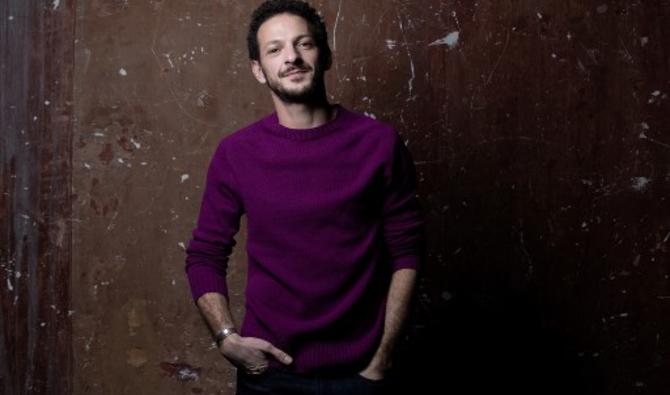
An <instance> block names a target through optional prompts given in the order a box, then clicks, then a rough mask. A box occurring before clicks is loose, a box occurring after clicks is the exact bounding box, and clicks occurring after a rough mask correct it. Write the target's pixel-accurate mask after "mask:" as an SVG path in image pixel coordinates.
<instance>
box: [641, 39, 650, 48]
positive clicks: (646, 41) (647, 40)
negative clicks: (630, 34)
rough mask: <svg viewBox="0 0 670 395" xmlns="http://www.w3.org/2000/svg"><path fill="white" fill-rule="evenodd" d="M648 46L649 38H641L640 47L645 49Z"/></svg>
mask: <svg viewBox="0 0 670 395" xmlns="http://www.w3.org/2000/svg"><path fill="white" fill-rule="evenodd" d="M647 44H649V37H641V38H640V45H642V46H643V47H644V46H645V45H647Z"/></svg>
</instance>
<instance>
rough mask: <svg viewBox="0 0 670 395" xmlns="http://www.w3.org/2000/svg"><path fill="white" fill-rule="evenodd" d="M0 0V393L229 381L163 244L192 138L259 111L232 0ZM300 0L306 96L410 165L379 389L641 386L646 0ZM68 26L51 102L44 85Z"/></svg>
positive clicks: (664, 364)
mask: <svg viewBox="0 0 670 395" xmlns="http://www.w3.org/2000/svg"><path fill="white" fill-rule="evenodd" d="M47 3H49V2H47ZM7 4H9V6H5V2H3V3H2V4H1V5H0V10H1V11H2V12H0V18H2V20H1V21H0V27H1V28H2V29H1V30H0V31H2V32H3V36H2V40H3V44H2V56H3V58H2V59H3V73H2V75H3V90H2V95H1V96H0V98H1V99H2V100H0V101H1V104H2V109H1V111H2V128H3V135H2V149H1V150H0V153H1V154H2V156H1V157H0V159H2V177H1V179H2V183H3V184H2V191H3V195H2V196H1V197H0V202H1V203H2V210H3V211H2V217H0V219H2V230H3V232H5V233H4V234H3V246H2V254H1V255H0V259H1V260H0V264H2V270H1V271H0V279H1V280H2V283H1V284H0V287H2V293H1V295H2V315H1V316H0V326H2V332H1V333H0V335H1V337H0V351H1V358H0V375H1V377H2V381H1V384H0V386H1V387H2V388H0V390H1V391H0V392H3V393H6V394H15V393H16V394H18V393H25V392H26V391H28V388H29V385H32V386H33V393H46V392H48V391H51V392H52V393H67V392H70V388H71V387H72V392H73V393H75V394H89V393H95V394H136V393H142V394H154V393H156V394H157V393H161V394H183V393H220V394H232V393H233V390H234V373H233V371H232V370H231V369H230V366H229V364H228V363H227V362H226V361H225V360H223V358H221V357H220V356H217V354H216V351H215V350H214V349H213V348H212V347H211V341H210V337H209V334H208V332H207V330H206V328H205V326H204V323H203V322H202V320H201V319H200V317H199V316H198V314H197V312H196V310H195V306H194V305H193V304H192V302H191V300H190V299H189V298H190V297H189V292H188V285H187V283H186V281H185V277H184V273H183V260H184V251H183V249H184V245H185V243H186V242H187V241H188V238H189V237H190V232H191V230H192V228H193V226H194V224H195V218H196V215H197V210H198V207H199V203H200V198H201V194H202V184H203V180H204V172H205V169H206V165H207V162H208V161H209V158H210V155H211V153H212V151H213V149H214V147H215V145H216V143H217V142H218V141H219V139H220V138H221V137H222V136H224V135H225V134H228V133H231V132H233V131H234V130H236V129H237V128H239V127H241V126H243V125H245V124H247V123H249V122H251V121H253V120H255V119H257V118H258V117H260V116H261V115H264V114H266V113H268V112H269V111H271V102H270V100H269V97H268V93H267V91H266V90H265V89H264V88H263V87H261V86H258V85H257V83H256V82H255V81H254V80H253V78H252V77H251V75H250V73H249V71H248V66H247V57H246V48H245V42H244V39H245V28H246V22H247V18H248V15H249V14H250V12H251V11H252V9H253V8H254V6H255V5H256V4H257V2H255V1H254V2H234V1H230V0H206V1H194V0H190V1H175V0H172V1H170V0H153V1H142V2H139V1H130V0H92V1H84V0H80V1H76V2H74V1H65V0H61V1H57V0H56V1H53V2H51V3H49V4H47V5H46V6H44V5H37V2H18V1H10V2H9V3H7ZM314 4H315V5H316V6H317V7H318V8H319V9H321V10H322V11H323V14H324V16H325V18H326V21H327V24H328V26H329V29H330V39H331V43H332V48H333V50H334V53H335V63H334V65H333V68H332V70H331V71H330V72H329V75H328V86H329V91H330V93H331V96H332V100H333V101H336V102H341V103H343V104H344V105H346V106H349V107H351V108H353V109H355V110H358V111H361V112H367V113H368V114H369V115H371V116H375V117H377V118H379V119H384V120H387V121H389V122H392V123H394V124H395V125H396V126H397V127H398V130H399V131H400V132H401V134H402V135H403V136H404V137H405V140H406V142H407V145H408V147H409V148H410V150H411V151H412V153H413V154H414V159H415V161H416V166H417V171H418V173H419V180H420V185H419V195H420V198H421V202H422V204H423V207H424V209H425V213H426V217H427V221H428V237H429V248H428V251H427V264H426V266H425V270H424V271H423V272H422V281H421V286H420V289H419V293H418V296H419V297H418V298H417V304H416V306H415V309H414V315H413V319H412V325H411V327H410V328H409V331H408V335H409V336H408V338H406V339H405V340H404V342H403V343H402V345H401V349H400V350H399V352H400V356H402V357H404V358H403V359H401V360H400V362H399V368H400V370H401V371H402V372H404V378H405V380H406V381H407V382H406V383H405V384H404V385H401V386H399V387H398V388H400V389H403V390H406V389H408V388H410V384H408V383H410V382H411V380H412V379H414V381H413V382H412V383H411V384H413V385H414V388H413V391H414V392H416V393H443V392H444V393H449V391H451V393H477V392H484V391H487V390H488V391H490V390H503V389H511V390H515V391H516V392H517V393H518V392H526V393H545V394H546V393H584V394H630V393H645V394H661V393H664V391H665V389H666V388H667V386H668V385H670V378H669V377H668V375H667V374H666V372H667V371H668V368H669V364H668V361H667V358H668V352H669V350H670V344H669V341H668V337H669V336H670V318H668V317H670V314H668V313H669V312H670V311H669V307H668V306H669V304H670V289H669V285H668V281H669V279H668V275H670V273H669V270H670V268H669V267H668V263H669V262H668V244H669V243H670V221H669V220H670V210H668V201H667V199H668V192H669V190H670V155H669V154H670V133H669V132H668V125H669V124H670V123H669V121H670V119H669V118H670V115H668V114H670V111H668V92H670V79H669V77H668V76H669V74H668V71H670V70H669V69H670V61H669V59H670V56H669V55H670V54H669V52H670V42H669V40H668V37H669V36H670V25H668V24H667V18H668V17H669V16H670V1H668V0H656V1H645V2H642V1H635V0H627V1H623V0H618V1H605V0H601V1H581V2H578V1H565V2H537V1H524V0H520V1H512V0H505V1H491V0H486V1H479V2H461V1H421V2H419V1H393V2H384V1H366V2H354V1H345V0H329V1H326V0H319V1H316V2H315V3H314ZM22 7H25V8H22ZM73 11H76V23H75V24H74V25H76V26H73V23H72V20H73V15H75V14H74V13H73ZM72 27H76V29H75V31H76V34H74V40H73V33H72ZM5 43H7V44H5ZM68 46H69V47H68ZM72 47H74V53H75V59H74V97H73V98H72V97H68V92H70V93H69V95H72V91H69V90H67V89H64V90H59V89H57V87H56V85H57V84H56V83H55V82H54V81H60V83H61V84H64V85H61V87H62V86H65V87H66V88H67V87H69V86H71V84H69V83H68V81H69V80H68V76H71V73H72V70H71V69H69V68H68V67H67V65H68V64H69V62H70V57H69V56H68V48H70V49H71V48H72ZM31 55H34V56H31ZM70 55H71V53H70ZM8 59H10V60H12V61H11V62H10V61H8ZM6 70H9V71H13V72H12V73H10V72H7V71H6ZM58 77H60V78H58ZM5 92H9V94H7V93H5ZM53 92H56V93H53ZM47 102H48V103H49V104H46V103H47ZM71 102H73V103H74V106H73V108H74V110H72V109H71V108H72V107H68V106H69V104H71ZM12 106H13V107H12ZM68 111H70V112H72V111H74V115H75V120H74V129H72V128H71V127H70V124H69V123H68V122H71V118H69V117H68V114H69V112H68ZM17 114H18V115H17ZM33 117H37V120H33ZM33 122H34V123H33ZM21 130H23V131H24V132H21ZM71 131H72V134H70V132H71ZM66 142H69V143H70V144H71V145H69V146H64V145H63V144H64V143H66ZM70 153H71V155H72V162H71V167H70V162H69V160H70V159H69V155H70ZM23 175H25V176H23ZM20 176H21V177H20ZM70 177H71V183H72V184H71V187H72V190H73V192H74V195H73V196H72V197H70V196H69V195H68V194H67V191H68V190H69V189H70V184H69V182H70ZM26 188H27V189H26ZM69 199H71V200H69ZM70 204H71V205H72V213H70V212H69V210H70ZM70 217H71V221H70V220H69V219H70ZM31 220H32V221H33V222H30V221H31ZM32 224H34V225H32ZM70 226H71V227H72V240H71V242H70V239H69V237H70V236H69V235H70V233H69V232H70ZM33 228H34V229H33ZM245 228H246V226H245V221H244V220H243V222H242V229H241V232H240V234H239V235H238V236H237V239H238V243H239V244H238V245H237V247H236V249H235V251H234V253H233V256H232V259H231V270H230V276H231V279H230V284H231V297H232V300H233V302H234V308H233V310H234V314H235V315H236V317H237V318H238V320H239V319H241V316H242V313H243V310H242V304H241V303H242V301H243V297H242V292H243V286H244V277H245V269H244V262H245V252H244V249H245V240H244V234H245ZM70 243H71V244H70ZM38 245H39V247H38ZM68 245H71V247H72V250H71V256H70V255H69V254H70V251H69V250H68V249H67V246H68ZM63 246H65V248H63ZM38 273H39V275H38ZM40 276H41V277H40ZM68 276H69V277H70V281H69V282H68V281H66V280H65V279H66V278H67V277H68ZM68 295H69V306H67V304H68ZM52 305H53V306H55V307H50V306H52ZM64 312H67V314H64ZM69 320H71V325H72V327H71V331H72V333H71V336H72V339H71V343H72V353H73V356H72V357H73V359H72V360H71V359H70V356H71V355H70V348H69V347H68V344H69V342H70V338H69V337H68V336H70V327H69V326H68V325H70V321H69ZM57 334H58V335H57ZM31 355H32V356H31ZM70 368H71V369H70ZM49 380H51V381H49ZM70 386H71V387H70ZM430 386H433V388H435V386H437V388H439V390H437V392H436V390H435V389H433V390H428V388H429V387H430ZM416 387H418V388H416Z"/></svg>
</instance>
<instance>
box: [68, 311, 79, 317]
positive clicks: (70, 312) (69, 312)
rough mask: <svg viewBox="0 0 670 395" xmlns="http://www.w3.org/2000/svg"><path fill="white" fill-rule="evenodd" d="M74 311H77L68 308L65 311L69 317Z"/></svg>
mask: <svg viewBox="0 0 670 395" xmlns="http://www.w3.org/2000/svg"><path fill="white" fill-rule="evenodd" d="M76 312H77V311H76V310H68V311H67V316H68V317H71V316H72V314H74V313H76Z"/></svg>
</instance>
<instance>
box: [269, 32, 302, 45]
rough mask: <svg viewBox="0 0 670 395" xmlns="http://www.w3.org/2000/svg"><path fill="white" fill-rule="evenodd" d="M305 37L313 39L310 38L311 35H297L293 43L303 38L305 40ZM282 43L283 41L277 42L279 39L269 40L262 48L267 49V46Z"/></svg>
mask: <svg viewBox="0 0 670 395" xmlns="http://www.w3.org/2000/svg"><path fill="white" fill-rule="evenodd" d="M306 37H307V38H312V39H313V38H314V37H312V35H311V34H301V35H299V36H298V37H296V38H294V39H293V41H299V40H302V39H303V38H306ZM282 41H283V40H279V39H275V40H270V41H268V42H267V43H265V45H264V46H265V47H267V46H269V45H272V44H276V43H280V42H282Z"/></svg>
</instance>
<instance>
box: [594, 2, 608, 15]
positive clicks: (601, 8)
mask: <svg viewBox="0 0 670 395" xmlns="http://www.w3.org/2000/svg"><path fill="white" fill-rule="evenodd" d="M596 11H598V14H604V13H606V12H607V4H601V5H599V6H598V7H597V8H596Z"/></svg>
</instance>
